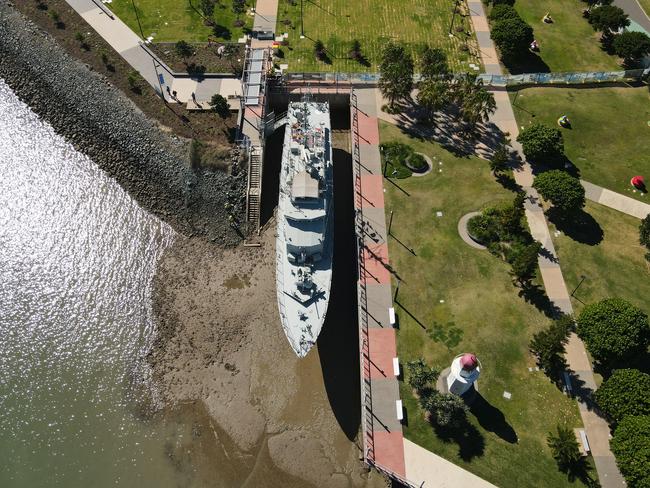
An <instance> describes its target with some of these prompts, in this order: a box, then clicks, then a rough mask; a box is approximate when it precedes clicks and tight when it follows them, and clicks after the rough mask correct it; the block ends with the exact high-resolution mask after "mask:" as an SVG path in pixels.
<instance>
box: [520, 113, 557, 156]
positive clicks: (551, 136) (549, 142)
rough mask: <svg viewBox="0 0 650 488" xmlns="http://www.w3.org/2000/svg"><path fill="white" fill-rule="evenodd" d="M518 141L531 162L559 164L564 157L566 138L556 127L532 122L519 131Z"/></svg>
mask: <svg viewBox="0 0 650 488" xmlns="http://www.w3.org/2000/svg"><path fill="white" fill-rule="evenodd" d="M517 141H518V142H520V143H521V145H522V148H523V150H524V155H525V156H526V159H528V161H529V162H531V163H546V164H557V163H558V162H559V161H561V160H562V159H563V158H564V139H563V138H562V133H561V132H560V131H559V130H558V129H556V128H555V127H549V126H547V125H544V124H540V123H535V124H532V125H530V126H528V127H526V128H525V129H524V130H522V131H521V132H520V133H519V135H518V136H517Z"/></svg>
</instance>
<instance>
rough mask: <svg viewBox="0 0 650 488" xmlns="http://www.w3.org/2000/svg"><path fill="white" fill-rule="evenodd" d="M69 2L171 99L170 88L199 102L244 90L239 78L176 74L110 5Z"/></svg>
mask: <svg viewBox="0 0 650 488" xmlns="http://www.w3.org/2000/svg"><path fill="white" fill-rule="evenodd" d="M66 2H67V3H68V4H69V5H70V6H71V7H72V8H73V9H74V10H75V11H76V12H77V13H78V14H79V15H80V16H81V17H82V18H83V19H84V20H85V21H86V22H88V24H90V26H91V27H92V28H93V29H94V30H95V31H96V32H97V33H98V34H99V35H100V36H102V38H103V39H104V40H105V41H106V42H107V43H108V44H110V45H111V47H112V48H113V49H115V51H117V53H118V54H119V55H120V56H122V57H123V58H124V60H125V61H126V62H127V63H129V64H130V65H131V67H132V68H133V69H134V70H136V71H137V72H138V73H140V75H141V76H142V77H143V78H144V79H145V80H146V81H147V83H149V84H150V85H151V86H152V87H153V88H154V90H156V92H158V93H159V94H160V93H162V94H163V96H164V97H165V99H166V100H167V101H173V99H172V98H171V96H170V95H168V94H167V88H168V87H169V90H170V92H172V91H176V92H177V99H178V100H179V101H180V102H182V103H187V102H188V101H192V93H194V95H195V97H196V100H197V102H199V103H201V102H207V101H209V100H210V99H211V98H212V95H214V94H215V93H221V94H222V95H223V96H225V97H227V96H228V95H236V94H240V93H241V83H240V81H239V79H238V78H204V79H202V80H197V79H192V78H189V77H182V78H178V77H174V76H173V74H172V72H171V71H170V69H169V68H168V67H167V66H166V65H165V64H164V63H161V62H160V61H159V60H157V59H155V58H153V57H152V56H151V54H149V52H148V51H147V50H146V49H145V48H144V47H143V40H142V39H140V37H139V36H138V35H137V34H136V33H135V32H133V31H132V30H131V29H130V28H129V26H127V25H126V24H125V23H124V22H122V21H121V20H120V19H119V18H118V17H117V16H116V15H113V16H110V15H109V14H108V13H107V12H108V10H107V7H105V6H104V8H100V7H99V6H98V5H97V4H96V3H94V2H93V1H92V0H66ZM276 3H277V0H276ZM105 9H106V10H105ZM145 34H146V33H145Z"/></svg>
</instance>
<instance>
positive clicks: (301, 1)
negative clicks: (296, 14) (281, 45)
mask: <svg viewBox="0 0 650 488" xmlns="http://www.w3.org/2000/svg"><path fill="white" fill-rule="evenodd" d="M302 13H303V0H300V39H304V38H305V21H304V20H303V16H302Z"/></svg>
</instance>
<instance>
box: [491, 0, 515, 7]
mask: <svg viewBox="0 0 650 488" xmlns="http://www.w3.org/2000/svg"><path fill="white" fill-rule="evenodd" d="M490 3H492V5H494V6H495V7H496V6H497V5H511V6H512V5H514V4H515V0H492V1H491V2H490Z"/></svg>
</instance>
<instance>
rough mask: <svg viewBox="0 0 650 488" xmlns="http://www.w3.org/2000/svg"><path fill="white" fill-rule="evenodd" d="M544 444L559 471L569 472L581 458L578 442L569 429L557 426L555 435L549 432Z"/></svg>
mask: <svg viewBox="0 0 650 488" xmlns="http://www.w3.org/2000/svg"><path fill="white" fill-rule="evenodd" d="M546 442H547V444H548V447H550V448H551V451H552V452H553V457H554V458H555V461H557V465H558V467H559V468H560V471H562V472H565V473H566V472H569V471H571V470H572V469H573V468H574V467H575V466H577V465H578V464H579V462H580V459H581V456H580V450H579V449H578V441H576V437H575V435H574V434H573V431H572V430H571V429H569V428H567V427H563V426H561V425H558V426H557V435H556V434H553V433H550V432H549V434H548V436H547V437H546Z"/></svg>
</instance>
